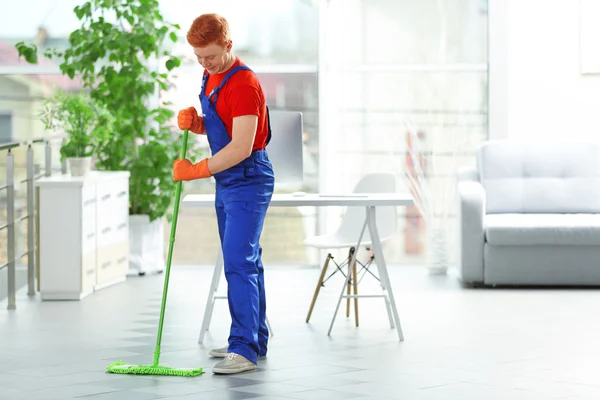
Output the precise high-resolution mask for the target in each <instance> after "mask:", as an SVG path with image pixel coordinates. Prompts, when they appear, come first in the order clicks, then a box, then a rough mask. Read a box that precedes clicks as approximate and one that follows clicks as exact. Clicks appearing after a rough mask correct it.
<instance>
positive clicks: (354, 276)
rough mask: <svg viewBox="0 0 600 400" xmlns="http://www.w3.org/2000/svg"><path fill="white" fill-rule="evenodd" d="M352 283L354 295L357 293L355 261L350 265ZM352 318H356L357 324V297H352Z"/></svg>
mask: <svg viewBox="0 0 600 400" xmlns="http://www.w3.org/2000/svg"><path fill="white" fill-rule="evenodd" d="M352 283H353V284H354V295H355V296H356V295H358V279H357V273H356V262H355V263H354V265H353V266H352ZM354 319H355V320H356V326H358V297H355V298H354Z"/></svg>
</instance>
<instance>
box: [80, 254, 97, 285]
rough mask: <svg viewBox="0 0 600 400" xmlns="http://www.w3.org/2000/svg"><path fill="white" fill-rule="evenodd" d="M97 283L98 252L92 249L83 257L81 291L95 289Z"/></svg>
mask: <svg viewBox="0 0 600 400" xmlns="http://www.w3.org/2000/svg"><path fill="white" fill-rule="evenodd" d="M95 284H96V252H95V251H91V252H88V253H87V254H85V255H84V256H83V257H82V259H81V292H82V293H88V292H91V291H93V290H94V285H95Z"/></svg>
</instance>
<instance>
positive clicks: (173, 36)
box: [169, 32, 177, 42]
mask: <svg viewBox="0 0 600 400" xmlns="http://www.w3.org/2000/svg"><path fill="white" fill-rule="evenodd" d="M169 37H170V38H171V40H172V41H173V42H177V34H176V33H175V32H171V33H170V34H169Z"/></svg>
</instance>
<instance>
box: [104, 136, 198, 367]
mask: <svg viewBox="0 0 600 400" xmlns="http://www.w3.org/2000/svg"><path fill="white" fill-rule="evenodd" d="M188 133H189V132H188V130H187V129H186V130H184V132H183V140H182V142H183V143H182V144H181V155H180V157H179V158H180V159H184V158H185V153H186V151H187V140H188ZM181 188H182V182H181V181H178V182H177V183H176V185H175V204H174V207H173V221H172V224H171V238H170V240H169V253H168V256H167V268H166V271H165V283H164V287H163V294H162V303H161V307H160V319H159V322H158V334H157V335H156V347H155V348H154V364H152V365H132V364H126V363H124V362H122V361H117V362H115V363H113V364H111V365H109V366H108V367H107V368H106V372H107V373H111V374H134V375H173V376H198V375H201V374H203V373H204V370H203V369H202V368H173V367H166V366H162V365H158V361H159V359H160V344H161V341H162V330H163V322H164V318H165V308H166V304H167V292H168V290H169V275H170V273H171V261H172V259H173V246H174V244H175V232H176V230H177V216H178V214H179V200H180V199H181Z"/></svg>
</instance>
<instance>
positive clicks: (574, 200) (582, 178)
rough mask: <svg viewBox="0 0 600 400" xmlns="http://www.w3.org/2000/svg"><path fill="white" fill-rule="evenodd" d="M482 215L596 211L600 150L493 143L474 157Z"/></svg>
mask: <svg viewBox="0 0 600 400" xmlns="http://www.w3.org/2000/svg"><path fill="white" fill-rule="evenodd" d="M477 169H478V172H479V177H480V180H481V183H482V185H483V187H484V189H485V192H486V212H487V213H490V214H493V213H596V212H600V146H597V145H594V144H592V143H577V142H554V141H539V142H535V143H531V142H517V141H491V142H486V143H484V144H483V145H482V146H481V147H480V149H479V150H478V153H477Z"/></svg>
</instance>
